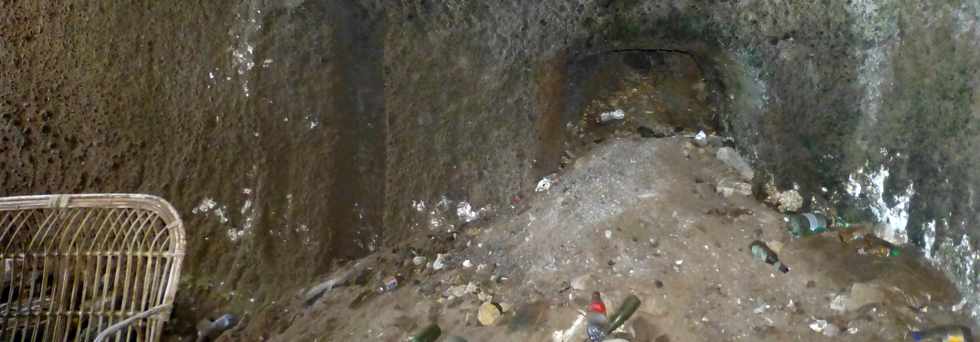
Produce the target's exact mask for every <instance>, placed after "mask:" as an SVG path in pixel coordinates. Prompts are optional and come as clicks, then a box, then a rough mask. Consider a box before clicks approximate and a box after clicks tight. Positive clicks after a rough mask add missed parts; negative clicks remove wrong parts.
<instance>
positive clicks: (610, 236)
mask: <svg viewBox="0 0 980 342" xmlns="http://www.w3.org/2000/svg"><path fill="white" fill-rule="evenodd" d="M605 235H606V238H607V239H611V238H612V231H611V230H608V229H607V230H606V233H605Z"/></svg>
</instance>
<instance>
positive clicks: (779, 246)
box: [766, 240, 783, 254]
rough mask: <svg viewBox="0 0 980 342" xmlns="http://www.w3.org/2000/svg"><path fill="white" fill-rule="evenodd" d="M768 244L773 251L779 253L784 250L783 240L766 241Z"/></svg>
mask: <svg viewBox="0 0 980 342" xmlns="http://www.w3.org/2000/svg"><path fill="white" fill-rule="evenodd" d="M766 245H768V246H769V249H771V250H772V251H773V252H776V254H779V253H782V252H783V243H782V242H779V241H776V240H770V241H769V242H766Z"/></svg>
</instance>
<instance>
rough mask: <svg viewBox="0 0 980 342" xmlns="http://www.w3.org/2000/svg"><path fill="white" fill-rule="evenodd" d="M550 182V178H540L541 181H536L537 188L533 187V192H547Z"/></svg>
mask: <svg viewBox="0 0 980 342" xmlns="http://www.w3.org/2000/svg"><path fill="white" fill-rule="evenodd" d="M552 182H553V181H552V179H551V176H547V177H544V178H541V180H539V181H538V186H536V187H534V192H544V191H548V189H551V183H552Z"/></svg>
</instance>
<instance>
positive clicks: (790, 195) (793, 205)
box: [776, 190, 803, 212]
mask: <svg viewBox="0 0 980 342" xmlns="http://www.w3.org/2000/svg"><path fill="white" fill-rule="evenodd" d="M776 203H778V209H779V211H782V212H797V211H800V208H803V196H800V193H799V192H797V191H796V190H789V191H783V192H780V193H779V195H777V199H776Z"/></svg>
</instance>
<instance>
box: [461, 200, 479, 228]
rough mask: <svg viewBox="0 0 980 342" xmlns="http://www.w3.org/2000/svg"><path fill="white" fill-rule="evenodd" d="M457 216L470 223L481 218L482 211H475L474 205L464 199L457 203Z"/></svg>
mask: <svg viewBox="0 0 980 342" xmlns="http://www.w3.org/2000/svg"><path fill="white" fill-rule="evenodd" d="M456 216H458V217H459V219H460V220H462V221H463V222H465V223H470V222H473V221H476V219H478V218H480V212H478V211H473V207H472V206H470V203H469V202H466V201H462V202H459V203H458V204H457V205H456Z"/></svg>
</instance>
